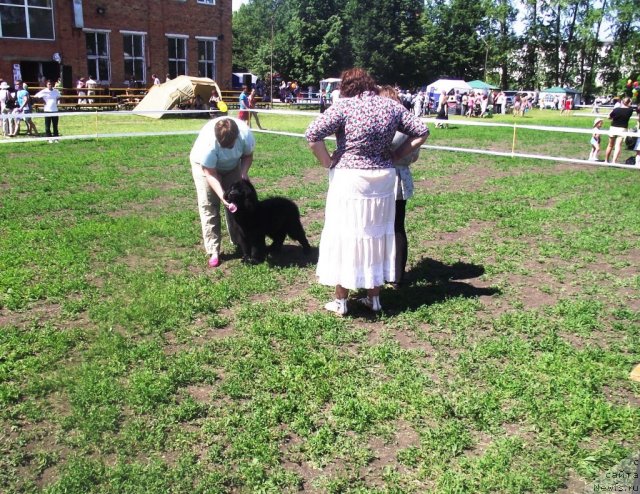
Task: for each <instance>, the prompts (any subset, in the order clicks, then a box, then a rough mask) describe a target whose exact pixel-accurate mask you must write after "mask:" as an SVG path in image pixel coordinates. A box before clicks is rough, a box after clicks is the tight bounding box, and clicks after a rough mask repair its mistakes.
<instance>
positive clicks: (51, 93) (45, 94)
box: [34, 80, 60, 143]
mask: <svg viewBox="0 0 640 494" xmlns="http://www.w3.org/2000/svg"><path fill="white" fill-rule="evenodd" d="M34 98H40V99H42V100H43V101H44V110H43V111H44V113H58V100H59V99H60V91H58V90H57V89H55V88H54V87H53V82H51V80H48V81H47V87H46V88H44V89H42V90H40V91H38V92H37V93H36V94H35V95H34ZM58 118H59V117H58V116H57V115H54V116H47V117H44V126H45V133H46V135H47V138H48V139H49V142H50V143H51V142H58V139H56V138H57V137H58ZM52 125H53V134H51V126H52ZM52 137H53V139H52Z"/></svg>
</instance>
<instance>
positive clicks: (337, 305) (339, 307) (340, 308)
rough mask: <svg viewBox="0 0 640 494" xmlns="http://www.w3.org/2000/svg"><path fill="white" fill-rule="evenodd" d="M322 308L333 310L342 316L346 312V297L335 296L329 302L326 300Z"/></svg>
mask: <svg viewBox="0 0 640 494" xmlns="http://www.w3.org/2000/svg"><path fill="white" fill-rule="evenodd" d="M324 308H325V309H326V310H328V311H329V312H333V313H335V314H338V315H339V316H344V315H346V314H347V299H346V298H337V299H335V300H333V301H331V302H328V303H326V304H325V305H324Z"/></svg>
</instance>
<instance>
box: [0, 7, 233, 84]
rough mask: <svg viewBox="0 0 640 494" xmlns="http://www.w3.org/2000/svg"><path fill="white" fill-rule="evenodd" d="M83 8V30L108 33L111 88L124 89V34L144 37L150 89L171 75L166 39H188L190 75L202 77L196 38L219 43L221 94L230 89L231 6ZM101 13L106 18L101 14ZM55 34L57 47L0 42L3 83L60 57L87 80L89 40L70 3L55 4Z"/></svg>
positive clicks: (75, 75) (51, 43)
mask: <svg viewBox="0 0 640 494" xmlns="http://www.w3.org/2000/svg"><path fill="white" fill-rule="evenodd" d="M82 6H83V17H84V27H85V29H90V30H91V29H102V30H110V34H109V49H110V57H111V86H112V87H121V86H122V85H123V83H124V79H125V74H124V62H123V60H124V58H123V53H122V50H123V46H122V35H121V34H120V31H121V30H124V31H138V32H146V40H145V43H146V52H147V53H146V57H147V58H146V62H147V69H146V70H147V85H149V84H150V83H151V80H150V79H151V74H152V73H156V74H158V76H159V77H160V79H161V80H164V75H165V74H166V73H167V72H168V63H167V38H166V36H165V35H166V34H179V35H188V36H189V38H188V40H187V64H188V69H187V70H188V75H194V76H197V75H198V43H197V40H196V36H203V37H218V42H217V43H216V45H217V54H216V62H217V67H216V73H217V79H218V80H217V82H218V84H219V85H220V87H221V88H231V66H232V61H231V42H232V34H231V17H232V12H231V0H216V5H205V4H199V3H197V0H135V1H132V0H125V1H122V0H108V1H107V0H83V2H82ZM98 7H102V8H104V9H105V13H104V14H102V15H100V14H98V13H97V9H98ZM54 32H55V37H56V39H55V41H36V40H33V41H32V40H16V39H4V38H0V77H2V78H4V79H5V80H7V81H11V79H12V67H13V64H14V63H20V62H21V61H41V62H51V60H52V56H53V54H54V53H56V52H57V53H60V54H61V56H62V63H63V64H64V65H69V66H71V67H72V78H73V81H74V83H75V81H76V80H77V79H78V78H80V77H83V76H84V77H86V76H88V75H89V74H87V61H86V49H85V35H84V32H83V30H82V29H78V28H75V27H74V16H73V2H72V1H70V0H54ZM220 35H222V38H223V39H222V40H220ZM34 82H35V81H34Z"/></svg>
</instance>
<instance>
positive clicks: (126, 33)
mask: <svg viewBox="0 0 640 494" xmlns="http://www.w3.org/2000/svg"><path fill="white" fill-rule="evenodd" d="M120 34H121V35H122V47H123V50H122V62H123V64H125V63H126V61H127V60H142V82H143V83H144V84H146V83H147V32H146V31H125V30H120ZM125 36H140V37H141V38H142V54H141V55H140V56H136V55H135V54H134V55H133V56H132V55H129V56H128V57H127V56H126V55H125V53H124V37H125ZM132 46H133V44H132ZM134 63H135V62H134ZM131 76H132V77H133V76H134V74H131Z"/></svg>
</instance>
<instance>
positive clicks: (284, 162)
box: [0, 112, 640, 494]
mask: <svg viewBox="0 0 640 494" xmlns="http://www.w3.org/2000/svg"><path fill="white" fill-rule="evenodd" d="M96 118H98V117H95V116H93V117H92V116H89V117H69V118H65V119H62V121H61V132H62V133H63V136H65V137H66V136H70V135H73V134H87V133H90V132H91V131H90V130H89V129H91V126H92V125H93V124H95V122H94V121H93V120H92V119H94V120H95V119H96ZM100 118H115V117H100ZM118 118H119V117H118ZM72 119H73V121H72ZM82 119H84V120H82ZM261 120H262V123H263V125H265V126H266V127H267V128H270V129H277V130H286V131H289V132H301V131H303V130H304V128H305V126H306V123H307V122H308V121H309V119H308V117H292V116H288V117H281V116H275V115H264V116H263V117H261ZM491 121H492V122H508V123H512V122H513V121H514V119H513V118H512V117H510V116H507V117H499V118H495V119H492V120H491ZM591 121H592V119H590V118H587V117H572V118H569V117H564V118H562V117H560V116H559V115H557V114H556V113H553V112H544V113H542V114H540V113H535V112H534V113H532V114H530V115H529V116H528V117H526V118H524V119H518V123H519V124H538V125H552V126H560V125H570V126H576V127H580V128H589V127H590V124H591ZM101 122H102V121H101ZM203 123H204V121H203V120H189V119H175V120H161V121H153V122H151V123H149V121H148V120H140V121H137V120H131V119H130V120H124V119H123V120H122V122H121V123H120V124H118V126H116V125H115V124H114V123H113V122H112V123H111V124H105V123H100V124H99V127H100V128H101V129H104V132H109V130H107V129H111V131H113V132H145V131H150V130H151V128H153V129H155V130H161V131H175V132H178V131H191V130H196V129H198V128H199V127H201V126H202V125H203ZM116 127H117V128H118V130H113V129H116ZM431 127H432V138H431V139H430V140H429V144H433V145H451V146H459V147H481V148H483V149H498V150H503V149H507V150H510V149H511V148H512V144H513V139H512V134H513V131H512V130H511V129H509V128H505V129H500V128H493V129H488V128H484V127H467V126H462V125H456V124H455V121H452V122H451V125H450V128H448V129H433V126H431ZM40 130H42V129H40ZM518 132H519V134H518V140H517V142H518V149H519V150H521V151H526V152H536V153H543V154H550V155H553V156H557V155H560V156H568V157H571V156H575V157H579V158H585V157H586V156H587V155H588V153H589V145H588V141H589V136H588V135H586V134H555V133H544V132H534V131H522V134H520V131H518ZM193 140H194V136H193V135H169V136H159V137H131V138H112V139H89V140H62V141H61V142H60V143H59V144H54V145H50V144H47V142H46V141H38V142H29V143H26V142H25V143H9V144H2V145H0V162H1V163H3V164H2V170H3V173H2V178H0V492H2V493H7V494H9V493H31V492H46V493H87V492H95V493H114V494H121V493H167V492H172V493H189V494H192V493H292V492H310V493H358V494H364V493H371V494H373V493H426V492H434V493H489V492H491V493H509V494H511V493H525V492H527V493H529V492H532V493H543V492H563V493H578V492H594V487H592V486H591V485H590V484H591V483H593V482H595V485H596V486H602V485H604V484H603V483H606V482H607V479H608V481H611V475H609V476H608V477H606V475H605V473H606V472H607V471H608V470H609V469H611V468H615V467H616V466H617V465H620V464H621V463H622V462H625V461H627V462H629V460H630V459H633V458H637V457H638V456H637V455H638V454H639V453H640V447H639V446H638V445H639V444H640V385H639V384H638V383H634V382H632V381H630V380H629V379H628V375H629V372H630V370H631V368H632V367H633V366H634V365H635V364H637V363H638V362H640V297H638V291H639V289H640V275H639V272H638V266H639V265H640V241H639V238H640V214H639V211H640V172H638V171H636V170H626V169H613V168H602V167H593V166H587V165H579V164H567V163H557V162H549V161H540V160H522V159H514V158H510V157H492V156H486V155H474V154H468V153H452V152H443V151H437V152H436V151H432V150H426V151H423V152H422V154H421V158H420V159H419V161H418V162H417V163H416V164H415V166H414V169H413V172H414V180H415V182H416V196H415V197H414V198H413V199H411V200H410V201H409V203H408V211H407V225H408V230H409V231H408V233H409V237H410V240H409V242H410V246H409V264H410V265H409V273H408V279H409V281H410V283H409V284H408V286H406V287H404V288H402V289H400V290H397V291H394V290H391V289H386V290H384V291H383V293H382V296H381V298H382V304H383V307H384V308H385V310H384V312H383V314H381V315H380V316H372V315H371V314H370V313H368V312H367V311H366V310H364V309H358V308H357V306H356V304H355V303H354V304H351V306H350V308H351V312H350V315H349V316H348V317H347V318H344V319H341V318H337V317H335V316H333V315H332V314H328V313H325V311H323V310H322V305H323V304H324V302H326V301H327V300H328V299H329V298H330V297H331V294H332V290H331V289H330V288H329V287H323V286H320V285H318V284H317V283H316V282H315V276H314V268H315V260H316V258H317V251H315V252H314V255H313V256H312V257H311V258H305V257H304V256H303V255H302V253H301V248H300V247H299V246H298V245H294V244H293V243H291V242H289V243H287V244H286V245H285V248H284V251H283V253H282V254H281V255H279V256H276V257H272V258H270V259H269V262H268V263H265V264H263V265H259V266H244V265H242V264H241V263H240V261H239V259H238V258H237V257H236V256H235V255H233V250H232V248H231V246H230V244H229V243H228V238H227V237H226V235H225V239H224V249H225V251H226V255H225V256H223V258H222V260H223V263H222V265H221V266H220V268H219V269H217V270H210V269H208V268H207V267H206V261H207V259H206V256H205V255H204V252H203V249H202V246H201V236H200V227H199V221H198V215H197V211H196V205H195V191H194V188H193V184H192V180H191V174H190V169H189V165H188V153H189V150H190V147H191V144H192V143H193ZM257 141H258V146H257V151H256V157H255V162H254V166H253V168H252V170H251V176H252V178H253V180H254V182H255V184H256V187H257V188H258V190H259V192H260V194H261V196H262V197H266V196H269V195H276V194H277V195H286V196H287V197H290V198H292V199H294V200H295V201H296V202H297V204H298V205H299V206H300V209H301V212H302V215H303V224H304V225H305V228H306V230H307V233H308V236H309V239H310V241H311V243H312V244H313V245H316V246H317V244H318V241H319V236H320V232H321V229H322V224H323V207H324V197H325V193H326V188H327V180H326V174H325V172H324V171H323V170H322V169H320V167H319V165H317V163H316V162H315V161H314V159H313V157H312V155H311V153H310V152H309V150H308V149H307V147H306V144H305V143H304V142H303V141H302V140H301V139H299V138H294V137H285V136H276V135H270V134H259V135H257ZM627 154H631V153H630V152H625V153H623V156H624V157H626V156H627ZM352 295H353V296H354V297H355V294H352ZM603 475H604V476H605V477H603ZM603 479H604V480H603ZM614 480H615V481H616V482H618V481H619V480H620V479H619V478H614ZM609 483H611V482H609ZM618 483H621V482H618Z"/></svg>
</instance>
